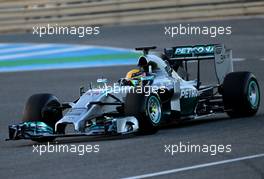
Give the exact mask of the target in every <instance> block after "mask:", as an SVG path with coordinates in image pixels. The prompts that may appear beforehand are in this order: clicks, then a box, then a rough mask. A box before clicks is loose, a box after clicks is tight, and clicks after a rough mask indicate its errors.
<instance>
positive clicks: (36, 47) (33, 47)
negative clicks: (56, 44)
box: [0, 45, 51, 54]
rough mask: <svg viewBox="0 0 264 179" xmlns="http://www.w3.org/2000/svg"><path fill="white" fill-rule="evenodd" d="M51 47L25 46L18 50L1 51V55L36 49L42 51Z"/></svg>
mask: <svg viewBox="0 0 264 179" xmlns="http://www.w3.org/2000/svg"><path fill="white" fill-rule="evenodd" d="M48 47H51V45H36V46H24V47H17V48H8V49H2V50H1V49H0V54H1V53H10V52H21V51H26V50H35V49H42V48H48Z"/></svg>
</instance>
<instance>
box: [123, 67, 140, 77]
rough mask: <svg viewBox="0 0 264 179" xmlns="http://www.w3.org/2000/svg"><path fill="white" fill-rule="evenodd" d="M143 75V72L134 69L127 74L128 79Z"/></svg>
mask: <svg viewBox="0 0 264 179" xmlns="http://www.w3.org/2000/svg"><path fill="white" fill-rule="evenodd" d="M140 75H141V72H140V70H139V69H132V70H130V71H129V72H127V74H126V78H127V79H131V78H136V77H138V76H140Z"/></svg>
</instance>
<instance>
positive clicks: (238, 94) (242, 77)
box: [223, 72, 260, 117]
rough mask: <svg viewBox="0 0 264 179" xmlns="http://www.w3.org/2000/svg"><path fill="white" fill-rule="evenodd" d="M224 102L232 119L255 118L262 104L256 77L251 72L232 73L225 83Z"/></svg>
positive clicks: (227, 76)
mask: <svg viewBox="0 0 264 179" xmlns="http://www.w3.org/2000/svg"><path fill="white" fill-rule="evenodd" d="M223 101H224V107H225V110H226V111H227V114H228V115H229V116H230V117H248V116H254V115H255V114H256V113H257V111H258V108H259V104H260V90H259V85H258V82H257V79H256V77H255V76H254V75H253V74H252V73H250V72H232V73H229V74H227V75H226V77H225V79H224V83H223Z"/></svg>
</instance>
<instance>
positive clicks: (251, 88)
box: [248, 81, 259, 109]
mask: <svg viewBox="0 0 264 179" xmlns="http://www.w3.org/2000/svg"><path fill="white" fill-rule="evenodd" d="M248 100H249V103H250V105H251V107H252V108H254V109H255V108H257V107H258V103H259V88H258V85H257V83H256V82H255V81H251V82H250V83H249V85H248Z"/></svg>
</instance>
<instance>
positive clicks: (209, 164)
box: [123, 153, 264, 179]
mask: <svg viewBox="0 0 264 179" xmlns="http://www.w3.org/2000/svg"><path fill="white" fill-rule="evenodd" d="M260 157H264V153H261V154H257V155H250V156H245V157H239V158H234V159H228V160H221V161H218V162H211V163H204V164H199V165H193V166H190V167H183V168H176V169H172V170H165V171H160V172H155V173H149V174H144V175H138V176H132V177H126V178H123V179H138V178H149V177H156V176H160V175H167V174H171V173H178V172H182V171H187V170H194V169H198V168H205V167H210V166H215V165H222V164H226V163H233V162H238V161H242V160H249V159H254V158H260Z"/></svg>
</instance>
